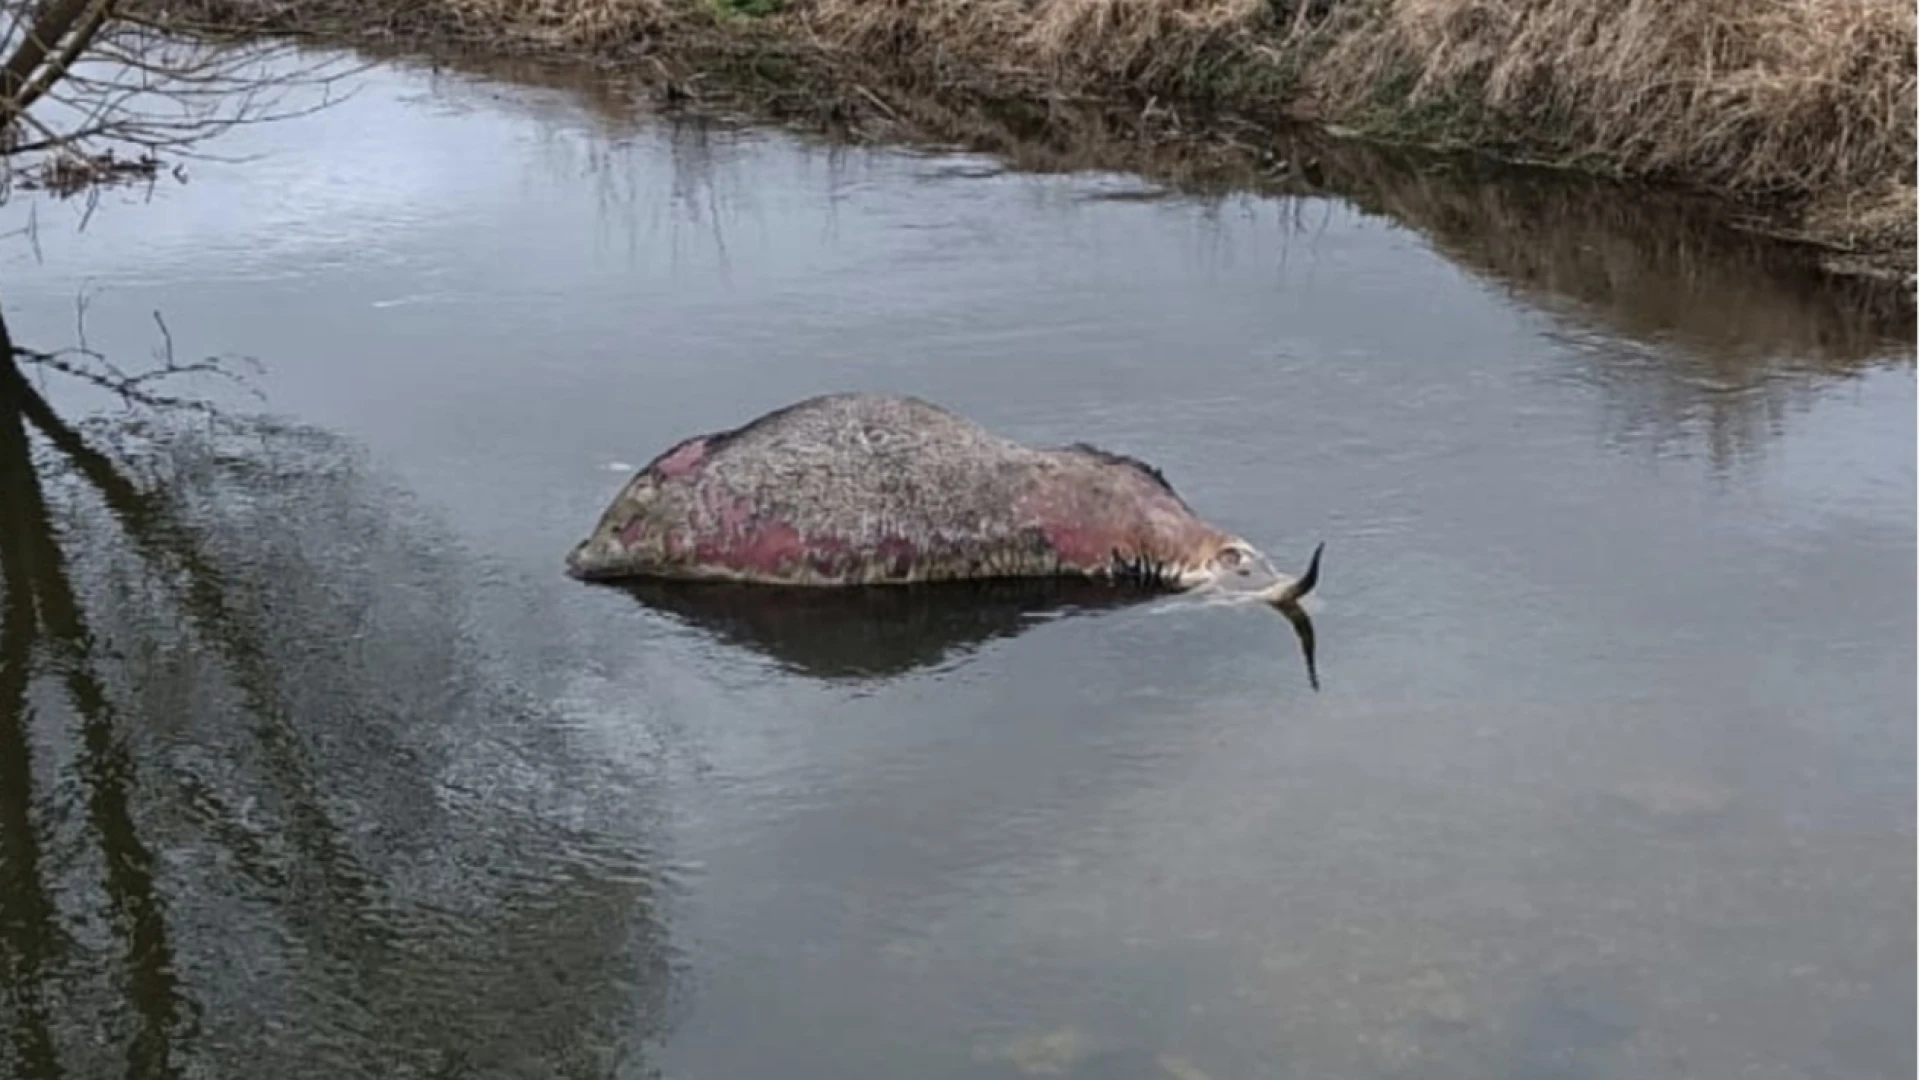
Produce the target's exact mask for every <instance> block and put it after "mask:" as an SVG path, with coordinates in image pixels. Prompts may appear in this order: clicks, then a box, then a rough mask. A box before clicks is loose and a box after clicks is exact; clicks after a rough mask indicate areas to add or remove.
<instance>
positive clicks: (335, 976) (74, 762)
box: [0, 367, 667, 1078]
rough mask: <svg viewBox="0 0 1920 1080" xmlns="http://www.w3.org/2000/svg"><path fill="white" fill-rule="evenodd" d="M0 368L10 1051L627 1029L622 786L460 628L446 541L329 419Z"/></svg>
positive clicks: (556, 1062) (644, 865) (228, 1059)
mask: <svg viewBox="0 0 1920 1080" xmlns="http://www.w3.org/2000/svg"><path fill="white" fill-rule="evenodd" d="M0 389H3V390H4V395H0V404H3V405H4V408H0V472H4V476H5V481H6V482H5V484H4V486H0V490H4V491H5V492H6V497H7V506H6V521H7V528H6V529H4V530H0V564H3V565H4V568H5V570H6V596H5V599H6V607H5V627H4V640H5V642H6V647H5V651H4V661H5V672H6V683H5V686H4V692H5V695H6V696H5V698H4V708H0V750H3V751H4V753H3V754H0V758H3V759H4V761H5V765H6V768H7V782H6V783H5V784H4V786H0V799H4V803H5V829H4V837H5V841H6V848H5V851H6V858H5V863H4V867H5V870H6V874H5V887H4V889H0V910H4V911H5V913H6V915H5V920H4V935H3V939H4V942H5V946H6V954H5V960H6V964H5V968H4V970H5V972H6V975H7V983H8V987H9V991H10V992H9V994H8V995H7V996H6V1000H5V1006H4V1009H3V1010H0V1012H3V1013H4V1022H5V1025H6V1026H7V1028H8V1029H9V1031H10V1033H11V1045H12V1054H11V1059H10V1060H11V1064H10V1066H9V1075H25V1076H30V1077H36V1078H38V1077H49V1078H51V1077H58V1076H102V1075H126V1076H187V1075H204V1074H205V1073H206V1070H209V1069H210V1070H212V1072H214V1073H217V1074H220V1075H230V1074H233V1073H234V1072H235V1070H246V1071H253V1070H259V1071H262V1072H264V1073H270V1074H272V1075H276V1076H340V1075H394V1070H396V1069H404V1070H409V1071H419V1072H420V1073H421V1074H422V1075H446V1076H452V1075H470V1073H468V1072H466V1071H463V1070H466V1069H470V1068H472V1067H473V1066H474V1064H475V1063H485V1065H486V1067H487V1069H488V1073H487V1074H488V1075H528V1076H533V1075H541V1076H545V1075H554V1072H555V1070H559V1071H561V1072H563V1073H567V1074H575V1073H577V1074H579V1075H608V1071H607V1070H608V1069H609V1067H610V1066H611V1064H612V1063H614V1062H617V1061H620V1060H622V1059H623V1058H630V1057H631V1055H632V1053H633V1052H634V1051H635V1049H636V1048H639V1047H641V1046H643V1045H644V1039H645V1037H646V1036H647V1035H648V1033H649V1031H648V1029H649V1027H650V1025H652V1024H653V1023H656V1022H657V1020H658V1018H659V1016H660V1008H661V1002H662V1001H663V998H662V992H663V991H664V989H665V983H666V979H667V969H666V967H665V957H666V952H665V945H664V942H663V940H662V939H661V935H660V931H659V928H658V926H657V925H655V924H654V922H653V916H652V914H651V911H652V908H653V906H654V904H655V900H654V898H653V894H654V893H655V892H656V891H657V890H658V888H659V885H658V881H657V877H658V874H657V870H656V860H654V859H653V858H652V857H651V854H650V851H649V847H650V843H649V841H648V840H647V839H646V833H645V832H644V831H636V829H638V828H641V827H643V826H644V822H645V819H644V815H641V816H639V817H636V816H635V815H634V814H633V811H632V807H631V806H618V807H596V806H594V805H593V800H592V798H591V796H590V795H583V794H582V793H580V792H578V791H577V790H575V789H573V788H572V787H571V785H572V784H573V783H575V782H577V781H578V780H579V779H580V778H581V777H582V776H583V775H592V774H594V773H604V772H605V767H604V766H602V765H596V764H595V763H593V762H587V761H579V760H573V759H572V757H571V754H570V753H569V751H568V750H567V749H566V747H565V742H564V738H565V731H564V718H563V717H561V716H559V715H557V714H556V713H555V711H554V710H553V708H552V706H551V705H550V704H548V703H547V702H546V701H544V700H542V699H543V697H545V694H543V692H542V691H541V688H540V686H539V683H538V680H537V679H530V678H529V674H530V669H529V668H528V667H527V665H526V663H525V660H516V659H514V658H512V657H511V656H501V655H497V643H496V644H492V645H490V644H489V642H488V641H487V638H488V637H490V636H492V633H491V631H489V630H484V629H480V628H476V627H474V626H472V625H469V624H468V623H467V618H468V617H469V616H468V615H467V614H466V613H464V612H462V611H461V610H460V609H459V608H460V604H459V593H458V592H457V591H449V589H450V588H454V589H457V585H456V582H457V580H458V578H459V576H460V575H461V573H462V571H461V569H460V566H461V561H462V559H463V556H462V555H461V554H460V552H459V551H458V549H457V547H455V546H454V545H452V544H450V543H449V542H448V541H447V540H445V539H444V538H441V537H435V536H433V535H431V533H430V532H429V531H428V530H425V529H424V528H422V527H421V525H420V523H417V522H406V521H398V520H395V518H394V513H393V512H394V509H395V507H394V505H393V503H392V502H391V501H389V499H390V497H387V496H383V495H382V494H381V493H378V492H377V491H370V490H367V484H368V478H367V477H366V475H365V474H364V473H363V472H362V471H361V469H360V468H359V467H358V466H357V465H356V464H355V463H354V461H353V460H352V458H351V457H350V456H347V455H343V454H342V453H341V450H340V448H339V446H338V444H337V440H334V439H333V438H331V437H329V436H327V435H326V434H324V433H321V432H315V431H301V430H299V429H287V428H278V427H275V426H272V425H265V426H254V427H251V428H249V429H248V430H246V431H244V432H242V433H240V434H239V435H236V436H234V437H232V438H231V440H230V441H227V440H220V439H216V438H213V437H210V436H208V435H207V434H206V432H205V429H204V428H197V427H194V426H191V425H189V426H187V427H186V428H185V429H184V430H182V429H177V428H173V427H170V426H168V425H164V424H162V425H159V426H153V425H135V424H128V423H116V424H113V425H111V426H109V427H107V428H105V429H104V430H102V431H99V432H94V433H90V434H87V433H83V432H82V431H81V430H79V429H76V428H75V427H74V426H72V425H71V424H70V423H69V422H67V421H66V420H64V419H63V418H62V417H60V416H59V415H58V414H57V413H56V412H55V411H54V410H53V408H52V407H51V406H49V405H48V403H47V402H46V400H45V399H44V398H43V397H42V396H41V395H40V394H39V393H38V392H37V391H36V390H35V389H34V388H33V386H32V385H31V384H30V383H29V382H28V381H27V380H26V379H25V378H24V376H23V375H22V374H21V373H19V372H18V371H17V370H15V369H13V368H11V367H9V368H7V369H4V371H0ZM29 432H32V433H33V435H34V436H36V437H37V439H38V440H39V441H41V443H42V445H43V446H44V447H45V448H46V452H44V453H36V452H35V450H34V448H33V447H32V446H31V445H30V442H29ZM115 444H117V446H118V448H119V450H120V451H121V452H120V453H113V452H110V451H109V450H108V449H107V447H108V446H111V445H115ZM400 581H404V582H405V585H404V591H402V592H399V593H396V592H395V591H394V586H395V585H396V584H398V583H399V582H400ZM529 629H531V628H529ZM489 652H494V653H496V654H495V655H488V653H489ZM623 782H624V783H625V784H627V785H628V786H629V790H631V784H632V782H633V781H632V778H630V777H628V778H623ZM609 810H611V811H612V813H611V814H609ZM616 838H617V839H616ZM117 1046H119V1047H123V1049H120V1050H118V1051H116V1047H117ZM116 1053H118V1054H119V1055H120V1057H119V1060H117V1061H116V1060H115V1055H116ZM629 1067H631V1062H630V1063H629ZM623 1075H639V1073H638V1072H631V1073H624V1074H623Z"/></svg>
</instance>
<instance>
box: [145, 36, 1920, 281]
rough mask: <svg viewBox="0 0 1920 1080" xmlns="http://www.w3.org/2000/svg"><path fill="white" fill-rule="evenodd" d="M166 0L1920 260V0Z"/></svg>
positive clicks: (1848, 255) (690, 84)
mask: <svg viewBox="0 0 1920 1080" xmlns="http://www.w3.org/2000/svg"><path fill="white" fill-rule="evenodd" d="M167 19H168V20H169V21H170V22H172V23H173V24H174V25H177V26H183V27H190V28H197V29H209V28H211V29H218V30H222V31H226V32H248V33H255V32H274V33H300V34H307V35H313V36H318V37H322V38H326V39H328V40H332V41H337V42H343V43H358V44H375V43H378V44H387V45H397V46H401V47H418V48H423V49H430V48H435V47H448V46H457V47H462V48H474V47H482V48H486V49H489V50H497V51H500V52H503V53H512V54H542V55H554V56H566V57H569V58H572V59H585V60H593V61H598V62H602V63H612V64H618V63H631V64H635V65H637V66H640V67H642V68H644V69H645V70H646V71H648V72H649V73H650V75H651V76H652V77H655V78H657V79H658V80H659V81H660V84H661V85H662V86H664V87H666V88H668V91H669V92H670V94H671V95H673V96H686V95H700V94H702V93H704V92H706V90H707V89H708V88H710V87H716V86H717V85H718V84H720V83H723V82H728V81H730V77H732V76H739V75H746V76H748V77H750V79H751V81H753V82H755V83H758V84H760V85H762V86H763V87H765V86H771V87H781V86H785V87H786V88H788V89H787V92H786V93H785V94H784V95H782V94H781V93H780V92H779V91H778V90H775V91H773V92H772V93H773V95H774V96H776V97H779V96H784V97H785V98H786V99H787V100H784V101H782V102H779V104H781V105H783V106H785V107H787V108H789V110H791V108H793V107H794V106H795V104H796V102H795V100H794V99H795V98H796V97H797V98H802V99H804V98H806V97H807V96H808V95H817V97H818V98H819V100H818V102H816V104H817V105H818V107H819V111H820V112H821V113H822V114H823V115H829V116H836V117H839V116H844V114H846V113H848V112H850V111H859V110H875V111H878V112H881V113H883V114H886V113H889V112H893V111H897V110H893V109H892V107H891V106H889V105H888V103H887V101H886V100H885V99H884V97H883V96H882V95H881V94H878V93H876V92H875V91H874V90H873V89H872V87H873V86H876V85H880V82H879V81H880V80H885V82H886V83H887V84H898V83H914V84H917V85H918V86H920V87H921V88H923V89H924V88H927V87H937V88H939V89H940V90H941V91H942V92H946V91H949V90H953V89H957V88H964V89H966V90H967V91H968V92H970V93H974V94H988V95H993V96H999V97H1003V98H1015V99H1025V100H1030V101H1060V100H1086V99H1101V100H1108V101H1124V102H1127V103H1130V104H1132V105H1134V106H1137V107H1140V108H1143V109H1147V110H1155V109H1157V110H1161V111H1162V112H1166V113H1167V114H1168V115H1170V116H1181V117H1184V118H1185V119H1186V120H1187V121H1189V122H1200V121H1197V120H1194V118H1196V117H1200V116H1207V117H1218V116H1220V115H1222V114H1231V115H1233V116H1236V117H1238V118H1242V119H1244V120H1250V121H1253V122H1255V123H1277V122H1286V121H1309V122H1314V123H1317V124H1320V125H1323V126H1325V127H1327V128H1328V129H1330V130H1333V131H1335V132H1338V133H1340V134H1343V135H1354V136H1359V137H1364V138H1368V139H1373V140H1380V141H1387V142H1395V143H1403V144H1409V145H1415V146H1422V147H1432V148H1441V149H1454V150H1460V149H1466V150H1471V151H1474V152H1476V153H1481V154H1486V155H1489V156H1492V157H1496V158H1500V159H1505V160H1512V161H1521V162H1527V163H1532V164H1539V165H1546V166H1551V167H1555V168H1563V169H1574V170H1578V171H1582V172H1588V173H1593V174H1598V175H1603V176H1609V177H1613V178H1617V179H1624V180H1630V181H1633V182H1638V183H1645V184H1649V185H1655V186H1661V187H1667V188H1675V189H1680V190H1685V191H1690V192H1695V193H1701V194H1707V195H1711V196H1713V197H1716V198H1719V199H1723V200H1725V201H1726V202H1727V205H1728V210H1729V217H1730V218H1731V219H1732V220H1734V221H1736V222H1737V223H1738V224H1739V225H1741V226H1742V227H1744V228H1748V229H1752V230H1754V231H1758V232H1763V233H1766V234H1769V235H1773V236H1777V237H1780V238H1783V239H1787V240H1790V241H1793V242H1796V243H1800V244H1805V245H1810V246H1812V247H1814V248H1815V249H1817V250H1818V252H1819V253H1820V254H1821V262H1822V264H1823V265H1824V266H1825V267H1826V268H1827V269H1829V270H1831V271H1834V272H1838V273H1849V274H1867V275H1872V276H1879V277H1893V278H1896V279H1900V280H1906V281H1910V280H1911V277H1912V274H1913V270H1914V256H1915V199H1914V174H1915V154H1914V145H1915V124H1914V115H1915V113H1914V103H1915V75H1914V60H1913V57H1914V46H1915V33H1914V12H1913V9H1912V7H1911V6H1910V5H1907V4H1904V3H1902V2H1900V0H1685V2H1682V0H1628V2H1626V3H1625V4H1616V3H1604V2H1601V0H1547V2H1537V3H1521V2H1520V0H1306V2H1297V3H1284V2H1278V0H1275V2H1266V0H1041V2H1034V0H968V2H961V0H927V2H920V3H907V2H905V0H406V2H403V3H401V2H395V0H190V2H189V3H185V4H182V3H173V4H170V5H169V6H168V14H167ZM889 118H890V119H894V120H898V119H899V118H898V117H897V116H892V117H889ZM1176 126H1178V121H1176Z"/></svg>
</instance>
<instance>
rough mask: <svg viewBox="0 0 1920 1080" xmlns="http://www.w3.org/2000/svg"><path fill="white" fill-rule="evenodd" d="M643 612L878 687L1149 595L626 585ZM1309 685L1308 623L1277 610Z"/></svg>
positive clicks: (1015, 587)
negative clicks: (1058, 621)
mask: <svg viewBox="0 0 1920 1080" xmlns="http://www.w3.org/2000/svg"><path fill="white" fill-rule="evenodd" d="M615 587H616V588H618V589H619V590H620V591H622V592H625V593H627V594H628V595H630V596H632V597H634V598H635V599H636V600H638V601H640V603H642V604H643V605H645V606H647V607H649V608H652V609H653V610H655V611H660V612H664V613H667V614H670V615H672V616H674V617H675V618H677V619H679V620H681V621H682V622H684V623H686V624H687V625H689V626H694V627H698V628H699V629H701V630H703V631H705V632H707V633H709V634H712V635H713V636H714V637H716V638H718V639H719V640H721V641H725V642H727V643H728V644H731V645H735V646H738V647H740V648H744V649H750V650H752V651H754V652H757V653H760V654H762V655H764V656H767V657H769V658H771V659H772V660H774V661H775V662H776V663H779V664H780V665H782V666H783V667H786V668H787V669H788V670H790V671H794V672H796V673H799V674H803V675H808V676H811V677H814V678H819V679H878V678H892V677H895V676H900V675H906V674H910V673H912V672H914V671H917V670H922V669H927V668H933V667H937V666H939V665H941V664H945V663H949V662H951V661H953V660H955V659H957V658H959V657H962V656H965V655H967V654H970V653H972V652H974V651H975V650H977V649H980V648H981V647H983V646H985V645H987V644H988V643H990V642H993V641H997V640H1003V639H1010V638H1014V637H1018V636H1019V635H1021V634H1023V633H1025V632H1027V631H1028V630H1030V629H1032V628H1033V627H1035V626H1037V625H1039V624H1040V623H1042V622H1044V621H1047V620H1050V619H1052V618H1056V617H1067V616H1073V615H1092V614H1098V613H1101V612H1110V611H1117V610H1119V609H1122V608H1126V607H1131V606H1133V605H1136V604H1141V603H1145V602H1148V601H1151V600H1153V599H1155V598H1156V597H1157V596H1159V595H1160V594H1159V593H1158V592H1156V591H1155V590H1152V589H1149V588H1146V587H1142V586H1138V585H1131V584H1127V583H1124V582H1122V583H1109V582H1103V581H1093V580H1087V579H1077V578H1034V579H1025V580H1022V579H1003V580H997V581H953V582H939V583H934V584H919V585H865V586H853V587H849V588H844V589H816V588H807V587H802V586H777V585H776V586H767V585H742V584H738V583H733V582H688V581H660V580H633V581H623V582H620V583H619V584H618V585H617V586H615ZM1282 611H1283V613H1284V614H1286V616H1287V618H1288V621H1290V622H1291V623H1292V624H1293V627H1294V631H1295V632H1296V634H1298V636H1299V640H1300V647H1301V651H1302V653H1303V654H1304V655H1305V658H1306V663H1307V674H1308V678H1309V679H1310V680H1311V681H1312V683H1313V685H1314V686H1315V687H1318V685H1319V675H1318V671H1317V669H1316V668H1315V664H1314V636H1313V623H1312V620H1311V619H1309V618H1308V616H1307V613H1306V612H1305V611H1304V610H1303V609H1301V608H1300V607H1298V606H1297V605H1295V606H1291V607H1288V608H1283V609H1282Z"/></svg>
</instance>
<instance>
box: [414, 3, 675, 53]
mask: <svg viewBox="0 0 1920 1080" xmlns="http://www.w3.org/2000/svg"><path fill="white" fill-rule="evenodd" d="M431 2H432V3H433V4H434V5H435V6H437V7H439V8H441V9H442V10H444V11H445V12H446V15H447V17H449V18H450V19H452V20H453V21H455V22H456V23H458V24H459V25H461V26H462V27H464V28H466V29H468V30H469V31H471V32H473V33H476V34H477V33H481V32H490V33H495V34H497V33H499V32H500V29H501V28H502V27H513V28H515V29H517V30H519V31H520V32H522V33H526V34H530V35H533V36H535V37H538V38H542V39H546V40H548V41H551V42H553V43H555V44H560V45H566V46H572V47H578V48H585V49H598V48H604V47H606V46H608V45H611V44H616V43H619V42H626V41H632V40H634V39H635V38H639V37H644V36H646V35H648V34H652V33H655V32H657V31H658V30H660V29H661V28H662V26H664V25H665V23H666V21H667V16H668V14H669V11H668V7H667V5H666V4H665V3H664V2H663V0H431Z"/></svg>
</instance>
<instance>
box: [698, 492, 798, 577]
mask: <svg viewBox="0 0 1920 1080" xmlns="http://www.w3.org/2000/svg"><path fill="white" fill-rule="evenodd" d="M703 509H704V510H705V513H704V514H703V515H702V516H703V517H704V519H705V527H704V528H703V529H702V530H701V535H700V536H699V538H698V541H697V542H696V543H695V544H694V545H693V550H692V552H691V554H692V557H693V560H694V561H695V562H696V563H698V564H700V565H702V566H708V567H713V568H715V569H724V570H731V571H733V572H734V573H739V574H751V575H753V576H755V577H775V578H778V577H785V576H787V575H789V574H791V573H792V572H793V570H794V569H795V566H796V563H797V562H798V561H799V560H800V559H802V558H804V557H805V556H806V555H807V550H806V549H807V545H806V544H805V543H804V542H803V540H802V538H801V536H800V533H799V531H798V530H797V529H795V528H794V527H793V526H791V525H789V524H787V523H786V522H784V521H779V520H772V519H762V518H761V517H760V516H759V515H758V514H756V513H755V512H754V507H753V504H752V503H751V502H749V501H748V500H746V499H742V498H739V497H736V496H733V495H731V494H728V493H725V492H719V491H713V492H709V493H708V494H707V497H706V498H705V499H704V500H703Z"/></svg>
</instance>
